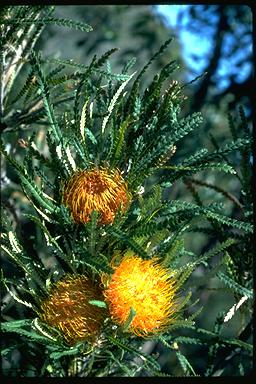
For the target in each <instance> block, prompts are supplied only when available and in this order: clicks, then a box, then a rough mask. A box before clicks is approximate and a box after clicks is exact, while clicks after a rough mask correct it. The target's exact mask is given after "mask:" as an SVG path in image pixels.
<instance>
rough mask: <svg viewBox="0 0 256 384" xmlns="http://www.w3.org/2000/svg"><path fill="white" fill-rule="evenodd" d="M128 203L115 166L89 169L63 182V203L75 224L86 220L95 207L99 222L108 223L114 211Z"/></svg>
mask: <svg viewBox="0 0 256 384" xmlns="http://www.w3.org/2000/svg"><path fill="white" fill-rule="evenodd" d="M129 202H130V194H129V192H128V188H127V184H126V183H125V181H124V179H123V178H122V176H121V173H120V171H119V170H118V169H115V170H109V169H107V168H101V169H96V168H95V169H91V170H86V171H78V172H76V173H75V174H74V175H73V176H72V177H71V178H70V179H69V180H68V182H67V183H66V185H65V187H64V191H63V203H64V204H65V205H66V206H68V207H69V209H70V212H71V215H72V217H73V219H74V221H75V222H76V223H87V222H88V221H90V219H91V214H92V212H93V211H94V210H95V211H97V212H98V213H99V219H98V223H99V224H109V223H112V222H113V221H114V219H115V216H116V213H117V211H118V210H121V212H124V211H125V210H126V209H127V207H128V204H129Z"/></svg>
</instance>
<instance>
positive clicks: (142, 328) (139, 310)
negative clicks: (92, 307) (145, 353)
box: [102, 255, 179, 336]
mask: <svg viewBox="0 0 256 384" xmlns="http://www.w3.org/2000/svg"><path fill="white" fill-rule="evenodd" d="M107 279H108V278H107ZM107 279H106V276H103V278H102V280H103V283H105V285H106V289H105V291H104V296H105V298H106V302H107V303H108V305H109V312H110V314H111V317H112V320H113V321H114V322H116V323H118V324H119V325H121V326H123V325H125V323H126V321H127V318H128V316H129V313H130V310H131V308H133V310H135V312H136V314H135V317H134V318H133V320H132V322H131V324H130V327H129V329H128V331H129V332H132V333H134V334H136V335H138V336H147V335H151V334H154V333H156V332H159V331H163V330H164V329H165V328H166V327H168V325H170V324H171V323H172V321H173V320H174V319H175V313H176V310H177V309H178V307H179V305H178V302H177V300H176V284H175V281H174V280H173V279H172V278H171V277H170V272H169V271H168V270H167V269H165V268H164V267H163V266H161V264H160V263H159V262H158V260H157V259H156V258H153V259H150V260H143V259H141V258H140V257H138V256H135V255H133V256H125V257H124V258H123V260H122V261H121V263H120V264H119V265H118V266H117V267H114V273H113V275H112V276H111V277H110V280H109V281H107Z"/></svg>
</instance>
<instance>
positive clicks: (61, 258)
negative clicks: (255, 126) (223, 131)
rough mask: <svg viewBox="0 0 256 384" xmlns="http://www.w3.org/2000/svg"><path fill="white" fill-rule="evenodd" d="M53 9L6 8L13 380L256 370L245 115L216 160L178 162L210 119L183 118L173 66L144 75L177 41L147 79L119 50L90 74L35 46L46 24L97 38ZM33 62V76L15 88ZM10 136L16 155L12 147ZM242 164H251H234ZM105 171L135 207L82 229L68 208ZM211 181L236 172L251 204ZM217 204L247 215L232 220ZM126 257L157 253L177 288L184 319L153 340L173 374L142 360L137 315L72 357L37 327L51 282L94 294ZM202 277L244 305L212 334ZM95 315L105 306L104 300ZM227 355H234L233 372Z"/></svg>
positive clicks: (6, 233) (7, 282)
mask: <svg viewBox="0 0 256 384" xmlns="http://www.w3.org/2000/svg"><path fill="white" fill-rule="evenodd" d="M53 12H54V7H48V6H18V7H16V6H14V7H13V6H6V7H3V9H2V11H1V20H2V21H3V23H1V24H2V27H1V28H2V34H3V46H2V51H1V65H2V67H1V72H2V78H3V83H2V90H1V96H2V98H1V112H2V119H1V127H2V131H3V133H2V140H1V150H2V155H3V166H4V167H5V174H3V185H2V218H3V219H2V228H1V233H2V243H1V248H2V251H3V271H2V275H1V280H2V286H3V290H4V294H5V296H4V302H5V307H4V309H3V313H2V320H3V322H2V331H3V332H4V333H5V334H6V335H7V336H6V339H5V342H4V348H3V349H2V355H3V357H4V361H5V368H4V374H5V375H6V376H8V375H11V376H48V377H65V376H77V377H85V376H87V377H101V376H113V377H115V376H129V377H135V376H160V377H162V376H165V375H166V376H168V375H171V376H198V375H200V376H213V375H215V374H216V372H217V374H220V375H225V374H226V371H225V370H228V369H229V364H230V360H232V359H233V358H234V356H236V357H237V359H238V361H239V363H238V367H239V372H236V373H235V374H236V375H239V374H240V375H241V372H244V373H245V374H248V373H250V370H251V363H250V362H251V356H252V341H251V334H252V329H251V328H252V325H251V323H252V322H251V300H252V247H251V236H252V232H253V226H252V192H251V185H250V182H251V174H252V165H251V149H252V148H251V135H250V132H249V130H248V126H247V122H246V118H245V115H244V112H243V108H242V107H241V108H240V110H239V113H240V122H238V123H237V125H235V123H234V121H233V119H234V118H232V119H231V117H230V118H229V122H230V128H231V138H230V141H229V142H228V143H225V144H224V145H219V144H218V143H217V142H216V140H214V137H213V138H212V143H213V145H214V149H213V150H212V151H211V150H209V149H206V148H199V149H198V150H197V151H195V152H194V153H192V154H190V155H189V156H187V157H185V158H184V159H180V158H179V157H178V156H177V154H178V152H179V148H181V147H182V145H183V142H184V141H183V139H184V138H185V137H186V136H187V135H189V134H190V133H191V132H192V131H197V132H198V134H199V132H200V124H201V123H202V121H203V117H202V115H201V114H200V112H194V113H192V114H188V115H186V116H183V117H181V111H182V107H183V105H184V104H185V100H184V97H183V95H182V92H181V90H182V87H183V86H181V85H180V84H179V83H178V82H176V81H172V82H171V83H170V79H173V76H174V75H173V73H174V72H175V70H176V69H177V65H176V63H175V62H174V61H172V60H171V61H170V62H169V63H167V64H165V65H164V66H163V68H162V69H161V71H160V72H159V73H158V74H156V75H155V76H154V77H153V79H152V80H151V82H150V84H149V85H148V87H146V88H145V87H144V88H143V76H144V74H145V73H146V72H147V69H148V67H149V66H150V65H151V63H152V62H153V61H154V60H155V59H156V58H157V57H158V56H159V55H161V54H162V53H163V52H164V50H165V49H166V48H167V47H168V45H169V44H170V43H171V39H169V40H167V41H166V42H165V43H164V44H162V46H161V47H160V48H159V50H158V52H156V53H155V54H154V55H153V57H152V59H150V60H149V62H148V63H147V64H146V65H144V66H143V67H142V69H141V70H140V71H139V72H138V71H134V72H132V71H131V69H132V65H131V64H132V63H131V62H130V63H129V64H127V65H125V67H124V68H123V70H122V72H121V74H114V73H112V72H111V68H110V65H109V60H110V56H111V55H112V54H113V53H114V51H115V49H110V50H108V51H107V52H105V53H103V54H102V55H101V56H100V57H98V56H97V55H96V54H95V55H94V56H93V58H92V60H91V61H90V62H89V63H88V65H81V64H80V63H75V62H74V61H73V62H72V66H70V63H69V62H67V61H66V60H58V63H55V62H54V60H51V59H48V58H47V59H46V58H44V57H42V55H41V53H40V52H39V51H37V50H36V49H33V48H34V44H35V41H36V39H37V38H38V36H39V33H40V32H41V31H42V30H43V28H44V26H45V25H46V24H47V23H55V24H57V25H61V26H66V27H71V28H75V29H76V28H79V29H81V30H82V31H89V30H90V28H89V27H88V25H87V24H83V25H82V24H81V23H80V22H73V21H70V20H63V19H58V18H55V17H53V16H52V14H53ZM90 33H91V32H90ZM15 36H18V39H16V37H15ZM20 49H22V50H20ZM23 65H24V66H26V68H27V76H26V79H24V81H23V84H22V85H21V86H20V88H18V89H17V88H16V86H15V84H16V79H18V77H19V72H20V70H21V66H23ZM167 80H168V81H169V82H168V84H169V86H166V81H167ZM129 85H130V88H129V87H128V86H129ZM185 86H186V85H185ZM231 123H232V124H231ZM241 128H242V129H241ZM10 135H14V137H16V138H17V140H18V142H17V143H18V145H14V146H11V145H10V142H9V141H10ZM232 135H233V137H232ZM234 153H236V154H237V156H238V157H239V160H240V164H235V163H234V164H233V163H232V159H231V160H230V158H229V156H230V155H233V154H234ZM101 166H104V167H108V168H110V169H115V168H118V169H119V170H120V171H121V173H122V176H123V177H124V179H125V180H126V182H127V185H128V189H129V193H131V196H132V202H131V204H130V206H129V208H128V209H127V211H126V212H125V213H124V214H121V212H118V213H117V215H116V217H115V220H114V222H113V223H112V224H111V225H110V224H104V225H100V226H99V225H97V212H96V213H95V211H94V212H92V216H91V220H90V221H89V222H88V223H86V224H76V223H74V222H73V221H72V218H71V216H70V212H69V210H68V208H67V207H66V206H64V205H63V203H62V191H63V185H64V184H65V182H66V181H67V180H68V179H69V178H70V177H71V176H72V174H73V173H74V171H75V170H77V169H83V170H89V169H91V168H92V167H101ZM205 172H209V173H210V172H212V173H214V174H216V180H218V177H221V176H220V175H221V174H222V173H223V172H226V173H228V174H229V176H230V177H231V178H234V179H236V181H238V182H239V183H240V185H241V191H242V198H241V199H240V200H238V199H237V198H235V197H234V196H232V194H231V193H229V191H226V190H224V189H222V188H220V187H219V186H218V185H214V184H210V183H208V182H207V181H204V175H205ZM178 184H181V185H183V186H184V187H185V188H187V189H188V191H189V192H190V193H191V195H192V197H193V199H194V202H192V201H191V202H189V201H185V200H181V199H172V200H170V199H168V198H165V196H166V195H168V191H169V190H170V188H174V187H175V185H178ZM200 187H204V188H207V189H208V190H210V191H214V193H215V195H214V197H213V203H205V202H204V201H203V200H202V199H201V197H200V194H199V188H200ZM218 194H221V195H222V196H223V197H224V198H225V199H227V200H228V201H229V202H230V203H231V204H233V205H234V207H235V208H236V209H237V210H238V211H239V214H236V215H230V214H226V213H225V210H224V209H223V205H222V204H221V203H219V200H218V199H217V197H216V196H217V195H218ZM15 199H16V200H15ZM195 232H200V233H203V234H204V235H205V236H207V239H208V242H207V248H206V249H205V250H204V251H203V252H200V253H198V254H197V253H194V252H193V251H191V249H190V248H189V246H186V244H185V240H186V238H187V237H186V236H189V235H191V233H195ZM127 252H133V253H135V254H136V255H137V256H139V257H141V258H142V259H150V258H152V257H154V256H157V257H158V258H159V260H160V261H161V262H162V265H164V266H165V267H166V268H168V270H169V271H170V273H171V274H172V276H174V277H175V278H176V279H177V281H178V286H179V288H180V289H181V293H180V295H181V298H180V300H181V302H180V304H179V308H182V309H183V312H181V313H179V314H177V318H176V319H175V322H174V323H173V324H172V326H170V327H169V328H168V329H166V330H165V331H163V332H162V333H161V334H160V335H159V334H158V333H157V334H156V335H155V336H151V338H150V340H153V341H156V342H158V343H160V345H162V346H163V347H165V348H167V349H169V350H170V351H171V353H172V356H173V359H174V360H175V359H176V363H175V368H174V369H173V370H170V369H169V370H168V369H167V370H165V369H163V367H161V365H160V362H159V359H158V356H157V355H156V354H154V353H151V354H150V353H146V352H144V351H143V344H144V341H145V340H144V339H143V338H141V337H139V336H136V335H131V334H130V333H129V332H127V330H129V325H130V323H131V322H132V320H133V317H134V316H136V314H135V313H134V311H133V309H132V308H131V312H130V315H129V316H128V318H127V322H126V324H125V327H124V328H122V327H119V326H118V325H116V324H113V323H112V320H111V318H110V316H109V317H107V318H106V321H105V324H104V327H103V330H102V332H101V334H100V335H99V337H98V338H97V340H96V341H95V342H94V343H93V344H92V343H90V342H87V341H84V342H79V343H77V344H76V345H74V346H72V347H70V346H68V345H67V344H66V343H65V340H64V339H63V337H62V336H61V334H60V333H59V331H57V330H56V329H54V327H51V326H49V325H47V324H45V323H43V322H42V321H40V320H39V318H38V316H37V315H38V312H40V303H41V301H42V300H43V299H44V298H46V297H47V296H48V294H49V289H50V286H51V284H52V283H54V282H57V281H58V280H59V279H60V278H61V277H62V276H64V275H65V274H74V275H76V274H86V275H89V276H90V278H91V279H92V280H93V281H94V282H95V283H97V282H98V281H99V280H100V278H101V276H102V275H103V274H107V275H109V276H110V275H111V273H112V272H113V269H112V264H111V262H112V259H113V256H114V255H116V254H118V255H122V254H125V253H127ZM200 268H204V271H205V272H204V275H205V279H209V277H210V276H214V277H216V278H217V279H218V282H219V286H218V289H222V290H223V291H225V290H228V291H229V292H230V293H231V294H232V297H233V298H234V300H235V303H237V305H236V306H235V307H234V310H233V311H231V312H230V311H229V312H228V313H227V314H226V316H224V315H225V314H220V315H219V316H217V317H216V319H215V320H216V321H215V324H214V327H213V329H211V330H207V329H204V328H201V327H200V326H198V324H197V319H198V316H199V315H200V316H208V314H207V313H205V310H204V306H201V305H200V308H198V309H195V308H193V306H196V304H197V303H198V300H197V299H196V298H195V297H194V296H196V295H194V292H195V291H196V290H197V289H199V287H200V286H201V285H202V284H203V282H202V281H201V282H200V281H196V278H195V274H196V272H197V271H198V269H200ZM242 299H243V302H246V304H242V302H241V300H242ZM239 303H240V305H238V304H239ZM91 304H92V305H96V306H99V307H104V306H105V304H104V302H102V301H97V300H96V301H92V303H91ZM199 304H200V300H199ZM223 310H224V311H225V310H226V308H223ZM236 312H239V313H241V316H242V317H243V327H242V330H241V331H239V332H237V334H236V335H235V336H234V337H230V338H228V337H226V336H225V335H223V334H222V331H223V327H224V326H225V323H226V322H228V321H230V320H231V318H232V317H233V316H234V315H235V313H236ZM183 344H188V345H191V346H193V345H195V346H198V347H199V348H200V347H201V346H202V345H203V346H204V348H206V350H207V352H208V362H207V364H206V366H205V369H204V371H201V370H200V367H198V366H195V365H194V364H193V363H192V362H191V361H190V360H191V359H190V357H188V356H186V354H185V353H183ZM15 353H16V356H17V353H18V355H19V357H18V358H17V357H15ZM219 355H221V356H226V359H225V361H224V359H223V357H221V359H220V358H219ZM6 362H7V363H6ZM8 362H9V363H8ZM219 372H221V373H219Z"/></svg>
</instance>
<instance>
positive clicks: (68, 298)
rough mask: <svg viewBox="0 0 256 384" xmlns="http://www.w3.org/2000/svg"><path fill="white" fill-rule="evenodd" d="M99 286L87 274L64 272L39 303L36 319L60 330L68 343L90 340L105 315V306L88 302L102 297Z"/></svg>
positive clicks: (93, 337)
mask: <svg viewBox="0 0 256 384" xmlns="http://www.w3.org/2000/svg"><path fill="white" fill-rule="evenodd" d="M102 299H103V295H102V291H101V290H100V288H99V287H98V286H97V285H95V284H94V283H93V282H92V281H91V280H90V279H89V278H88V277H87V276H85V275H76V276H71V275H67V276H65V277H64V279H61V280H60V281H58V282H57V283H55V284H54V285H53V287H52V290H51V292H50V295H49V297H48V298H47V299H45V300H44V301H43V302H42V303H41V312H40V315H39V317H40V319H41V320H42V321H44V322H45V323H47V324H48V325H50V326H52V327H54V328H56V329H58V330H60V331H61V332H62V333H63V337H64V339H65V340H66V342H67V343H68V344H69V345H74V344H75V343H76V342H78V341H94V340H95V337H96V336H97V335H98V334H99V332H100V328H101V326H102V324H103V321H104V319H105V316H106V309H104V308H101V307H98V306H96V305H93V304H90V303H89V301H90V300H102Z"/></svg>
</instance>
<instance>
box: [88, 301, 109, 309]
mask: <svg viewBox="0 0 256 384" xmlns="http://www.w3.org/2000/svg"><path fill="white" fill-rule="evenodd" d="M88 303H89V304H91V305H96V307H99V308H107V304H106V303H105V301H101V300H89V301H88Z"/></svg>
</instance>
